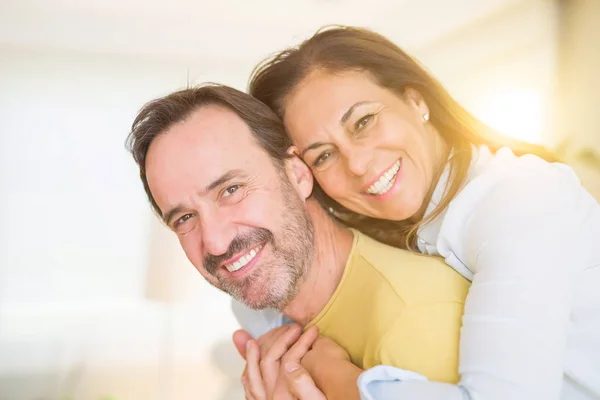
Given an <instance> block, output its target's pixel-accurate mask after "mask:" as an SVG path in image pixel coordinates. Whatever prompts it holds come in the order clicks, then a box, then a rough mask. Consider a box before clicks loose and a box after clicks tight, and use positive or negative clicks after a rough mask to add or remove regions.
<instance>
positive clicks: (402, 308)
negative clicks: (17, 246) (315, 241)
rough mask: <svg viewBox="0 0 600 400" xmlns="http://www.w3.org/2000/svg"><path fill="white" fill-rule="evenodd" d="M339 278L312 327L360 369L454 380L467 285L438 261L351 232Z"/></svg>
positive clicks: (439, 259)
mask: <svg viewBox="0 0 600 400" xmlns="http://www.w3.org/2000/svg"><path fill="white" fill-rule="evenodd" d="M353 233H354V242H353V245H352V250H351V252H350V257H349V258H348V262H347V263H346V269H345V271H344V274H343V276H342V280H341V282H340V284H339V286H338V287H337V289H336V291H335V292H334V294H333V296H332V297H331V299H330V300H329V302H328V303H327V305H326V306H325V307H324V308H323V310H322V311H321V312H320V313H319V315H317V317H316V318H315V319H313V320H312V321H311V322H310V324H309V325H316V326H317V327H318V328H319V332H320V333H321V334H322V335H324V336H326V337H328V338H330V339H332V340H334V341H335V342H336V343H338V344H339V345H340V346H342V347H343V348H344V349H345V350H346V351H347V352H348V354H349V355H350V358H351V360H352V362H353V363H354V364H355V365H357V366H359V367H361V368H364V369H368V368H371V367H373V366H375V365H379V364H387V365H393V366H395V367H399V368H404V369H408V370H411V371H415V372H418V373H420V374H422V375H424V376H426V377H427V378H429V379H430V380H433V381H438V382H448V383H456V382H458V380H459V375H458V342H459V337H460V327H461V316H462V314H463V307H464V301H465V298H466V296H467V292H468V290H469V286H470V283H469V281H467V280H466V279H464V278H463V277H462V276H461V275H460V274H458V273H457V272H456V271H455V270H453V269H452V268H451V267H449V266H448V265H446V264H445V263H444V261H443V260H442V259H441V258H439V257H431V256H425V255H419V254H415V253H411V252H408V251H405V250H400V249H397V248H394V247H391V246H387V245H384V244H382V243H379V242H377V241H375V240H373V239H371V238H370V237H368V236H365V235H363V234H361V233H360V232H357V231H353Z"/></svg>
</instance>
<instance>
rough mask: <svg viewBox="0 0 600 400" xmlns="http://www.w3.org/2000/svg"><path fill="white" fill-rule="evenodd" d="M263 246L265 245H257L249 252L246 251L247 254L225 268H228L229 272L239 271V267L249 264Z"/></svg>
mask: <svg viewBox="0 0 600 400" xmlns="http://www.w3.org/2000/svg"><path fill="white" fill-rule="evenodd" d="M262 247H263V245H262V244H261V245H260V246H256V247H255V248H253V249H252V250H250V251H249V252H248V253H246V255H244V256H241V257H240V258H238V260H237V261H236V262H234V263H233V264H229V265H226V266H225V268H227V270H228V271H229V272H235V271H237V270H238V269H240V268H242V267H243V266H244V265H246V264H248V263H249V262H250V261H251V260H252V259H253V258H254V257H256V254H257V253H258V252H259V251H260V249H261V248H262Z"/></svg>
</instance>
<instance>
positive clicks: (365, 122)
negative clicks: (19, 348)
mask: <svg viewBox="0 0 600 400" xmlns="http://www.w3.org/2000/svg"><path fill="white" fill-rule="evenodd" d="M372 119H373V114H369V115H365V116H364V117H362V118H361V119H359V120H358V121H357V122H356V124H355V125H354V127H355V129H356V130H361V129H363V128H364V127H366V126H367V125H369V123H370V122H371V120H372Z"/></svg>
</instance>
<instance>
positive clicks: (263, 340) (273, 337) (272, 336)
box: [257, 324, 299, 354]
mask: <svg viewBox="0 0 600 400" xmlns="http://www.w3.org/2000/svg"><path fill="white" fill-rule="evenodd" d="M298 328H299V326H298V325H297V324H287V325H284V326H280V327H279V328H276V329H272V330H270V331H269V332H267V333H265V334H264V335H262V336H261V337H259V338H258V340H257V342H258V345H259V346H260V352H261V354H265V353H266V351H267V350H269V349H270V348H271V346H272V345H273V343H275V342H276V341H277V340H279V338H280V337H281V336H283V335H285V334H286V333H287V332H288V331H289V330H290V329H298Z"/></svg>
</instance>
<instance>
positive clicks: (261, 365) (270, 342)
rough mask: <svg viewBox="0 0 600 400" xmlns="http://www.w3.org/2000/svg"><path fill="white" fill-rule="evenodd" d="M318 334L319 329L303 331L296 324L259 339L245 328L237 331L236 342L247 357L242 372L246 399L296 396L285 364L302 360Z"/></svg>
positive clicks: (292, 397) (257, 399) (262, 399)
mask: <svg viewBox="0 0 600 400" xmlns="http://www.w3.org/2000/svg"><path fill="white" fill-rule="evenodd" d="M317 336H318V332H317V330H316V328H309V329H307V330H306V332H304V333H303V334H302V328H301V327H300V326H298V325H296V324H291V325H285V326H282V327H279V328H276V329H273V330H271V331H269V332H267V333H266V334H264V335H262V336H261V337H260V338H258V340H253V339H252V337H251V336H250V335H249V334H248V333H247V332H245V331H237V332H235V333H234V335H233V342H234V344H235V346H236V348H237V349H238V351H239V352H240V354H241V355H242V357H244V358H245V359H246V368H245V370H244V373H243V375H242V383H243V385H244V391H245V393H246V398H247V399H248V400H270V399H277V400H279V399H282V400H285V399H296V398H297V397H296V396H295V395H294V394H293V393H292V392H291V391H290V389H289V387H288V385H287V382H286V378H285V372H284V365H285V363H286V362H287V361H288V360H293V361H296V360H297V362H299V360H301V359H302V358H303V357H304V355H305V354H306V353H307V352H308V351H309V349H310V348H311V346H312V344H313V342H314V341H315V339H316V338H317ZM302 399H304V398H302Z"/></svg>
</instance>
